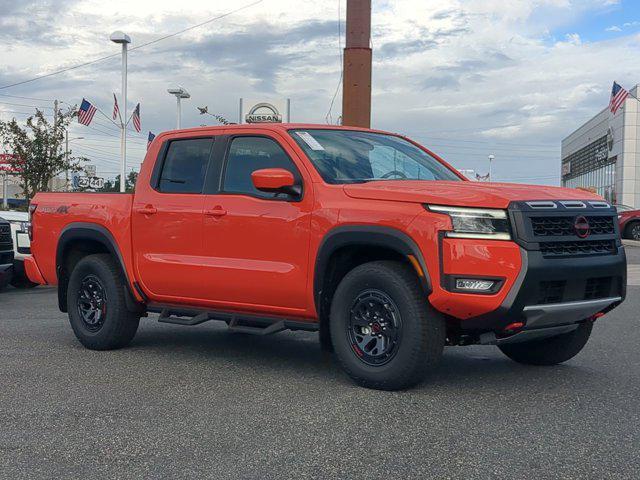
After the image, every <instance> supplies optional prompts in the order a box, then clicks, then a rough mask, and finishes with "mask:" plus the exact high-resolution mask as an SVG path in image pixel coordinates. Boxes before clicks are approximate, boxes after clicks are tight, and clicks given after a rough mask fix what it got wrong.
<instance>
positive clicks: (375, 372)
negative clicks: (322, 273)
mask: <svg viewBox="0 0 640 480" xmlns="http://www.w3.org/2000/svg"><path fill="white" fill-rule="evenodd" d="M330 330H331V339H332V344H333V346H334V349H335V352H336V356H337V357H338V360H339V361H340V363H341V365H342V367H343V368H344V370H345V371H346V372H347V374H348V375H349V376H350V377H351V378H352V379H353V380H354V381H355V382H356V383H358V384H360V385H362V386H364V387H367V388H375V389H380V390H400V389H405V388H409V387H412V386H414V385H416V384H418V383H419V382H421V381H422V380H423V379H424V377H425V376H426V374H427V373H428V372H429V371H430V370H431V369H433V367H434V366H435V365H436V364H437V363H438V361H439V360H440V357H441V356H442V350H443V348H444V342H445V325H444V319H443V318H442V316H441V315H440V314H438V313H437V312H436V311H435V310H433V309H432V308H431V307H430V306H429V303H428V300H427V298H426V295H425V293H424V291H423V290H422V289H421V288H420V285H419V283H418V279H417V278H416V274H415V272H414V271H413V270H412V269H411V267H409V266H407V265H404V264H401V263H399V262H392V261H376V262H371V263H366V264H363V265H360V266H358V267H356V268H354V269H353V270H352V271H351V272H349V273H348V274H347V275H346V276H345V277H344V279H343V280H342V281H341V282H340V285H339V286H338V288H337V290H336V292H335V295H334V297H333V301H332V304H331V316H330Z"/></svg>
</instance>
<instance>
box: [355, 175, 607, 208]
mask: <svg viewBox="0 0 640 480" xmlns="http://www.w3.org/2000/svg"><path fill="white" fill-rule="evenodd" d="M344 192H345V193H346V194H347V195H348V196H349V197H352V198H362V199H367V200H387V201H396V202H412V203H433V204H438V205H453V206H459V207H487V208H506V207H507V206H508V205H509V203H510V202H513V201H520V200H602V198H601V197H599V196H598V195H595V194H593V193H589V192H585V191H582V190H575V189H572V188H562V187H548V186H544V185H523V184H520V183H483V182H466V181H460V182H451V181H440V180H437V181H425V180H383V181H372V182H367V183H359V184H350V185H345V186H344Z"/></svg>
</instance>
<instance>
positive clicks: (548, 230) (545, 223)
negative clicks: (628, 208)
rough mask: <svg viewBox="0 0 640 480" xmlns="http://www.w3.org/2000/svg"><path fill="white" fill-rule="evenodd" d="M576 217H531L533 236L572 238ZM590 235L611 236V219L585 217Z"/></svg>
mask: <svg viewBox="0 0 640 480" xmlns="http://www.w3.org/2000/svg"><path fill="white" fill-rule="evenodd" d="M575 219H576V217H531V226H532V228H533V234H534V235H535V236H536V237H572V236H575V234H576V232H575V229H574V223H575ZM586 219H587V221H588V222H589V226H590V234H591V235H612V234H614V233H615V225H614V223H613V217H608V216H607V217H603V216H587V217H586Z"/></svg>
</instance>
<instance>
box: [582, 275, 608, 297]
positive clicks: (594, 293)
mask: <svg viewBox="0 0 640 480" xmlns="http://www.w3.org/2000/svg"><path fill="white" fill-rule="evenodd" d="M611 281H612V278H611V277H600V278H589V279H588V280H587V285H586V287H585V289H584V298H585V300H595V299H597V298H606V297H608V296H609V293H610V292H611Z"/></svg>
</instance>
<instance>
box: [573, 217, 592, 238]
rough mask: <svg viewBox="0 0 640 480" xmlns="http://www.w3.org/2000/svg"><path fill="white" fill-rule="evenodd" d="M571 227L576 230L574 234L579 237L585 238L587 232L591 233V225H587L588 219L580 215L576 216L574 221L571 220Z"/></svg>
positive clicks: (587, 234)
mask: <svg viewBox="0 0 640 480" xmlns="http://www.w3.org/2000/svg"><path fill="white" fill-rule="evenodd" d="M573 229H574V230H575V231H576V235H577V236H578V237H580V238H587V237H588V236H589V233H591V225H589V220H587V219H586V218H585V217H583V216H582V215H581V216H579V217H576V220H575V222H573Z"/></svg>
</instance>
